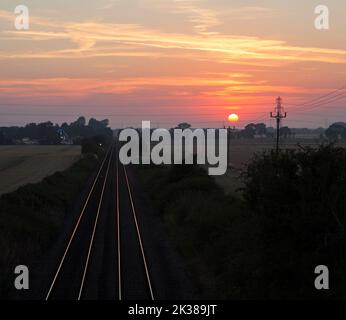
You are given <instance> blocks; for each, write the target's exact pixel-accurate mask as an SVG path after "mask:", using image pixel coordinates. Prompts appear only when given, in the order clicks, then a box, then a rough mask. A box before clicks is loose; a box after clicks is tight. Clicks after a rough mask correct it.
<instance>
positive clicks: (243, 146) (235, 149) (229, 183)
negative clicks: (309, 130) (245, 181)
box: [215, 140, 346, 193]
mask: <svg viewBox="0 0 346 320" xmlns="http://www.w3.org/2000/svg"><path fill="white" fill-rule="evenodd" d="M297 143H298V141H295V142H290V143H284V144H283V145H282V148H286V149H288V148H297V147H298V146H297ZM299 143H300V145H302V146H316V145H317V144H316V143H313V142H310V141H309V142H307V141H300V142H299ZM340 146H342V147H346V143H341V144H340ZM273 148H274V143H269V142H258V143H256V142H254V141H253V140H252V141H251V140H250V141H233V142H232V143H231V146H230V150H231V151H230V165H231V166H232V169H231V170H228V171H227V173H226V174H225V175H223V176H218V177H215V179H216V182H217V183H218V184H219V185H220V186H221V187H222V188H223V189H224V190H225V192H226V193H236V192H237V190H238V189H239V188H241V187H242V186H243V185H242V181H241V179H240V177H239V176H240V174H241V171H242V169H243V168H244V166H245V165H246V164H247V163H248V162H249V161H250V160H251V159H252V157H253V155H254V154H255V153H257V152H262V151H265V150H270V149H273Z"/></svg>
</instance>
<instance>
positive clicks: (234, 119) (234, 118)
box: [228, 113, 239, 122]
mask: <svg viewBox="0 0 346 320" xmlns="http://www.w3.org/2000/svg"><path fill="white" fill-rule="evenodd" d="M238 120H239V116H238V115H237V114H235V113H232V114H230V115H229V116H228V121H231V122H237V121H238Z"/></svg>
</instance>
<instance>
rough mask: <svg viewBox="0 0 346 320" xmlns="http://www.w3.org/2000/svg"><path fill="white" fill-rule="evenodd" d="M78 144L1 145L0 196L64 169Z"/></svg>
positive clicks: (76, 155)
mask: <svg viewBox="0 0 346 320" xmlns="http://www.w3.org/2000/svg"><path fill="white" fill-rule="evenodd" d="M80 152H81V150H80V147H79V146H0V195H1V194H4V193H8V192H11V191H14V190H16V189H18V187H20V186H22V185H25V184H28V183H36V182H39V181H41V180H42V179H43V178H44V177H46V176H48V175H51V174H53V173H55V172H57V171H63V170H65V169H67V168H68V167H69V166H71V164H72V163H73V162H75V161H76V160H78V158H79V156H80Z"/></svg>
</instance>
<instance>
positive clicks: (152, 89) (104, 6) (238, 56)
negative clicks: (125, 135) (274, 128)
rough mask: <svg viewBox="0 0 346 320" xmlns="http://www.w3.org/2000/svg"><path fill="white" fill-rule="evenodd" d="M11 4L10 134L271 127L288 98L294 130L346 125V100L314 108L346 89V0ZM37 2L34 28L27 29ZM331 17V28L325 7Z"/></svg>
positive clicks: (4, 61) (1, 119)
mask: <svg viewBox="0 0 346 320" xmlns="http://www.w3.org/2000/svg"><path fill="white" fill-rule="evenodd" d="M322 2H323V3H321V1H312V0H304V1H298V0H290V1H278V0H275V1H274V0H263V1H238V0H234V1H231V0H209V1H206V0H136V1H135V0H93V1H89V0H70V1H63V0H50V1H47V0H32V1H20V2H19V3H17V1H14V0H1V3H0V125H1V126H7V125H17V124H18V125H22V124H25V123H27V122H39V121H46V120H51V121H53V122H57V123H62V122H64V121H67V122H69V121H72V120H74V119H75V118H76V117H77V116H78V115H84V116H86V117H87V118H89V117H90V116H95V117H96V118H98V119H102V118H109V119H110V121H111V126H112V127H119V126H128V125H131V126H137V125H140V121H141V120H151V121H152V122H153V125H154V126H163V127H169V126H172V125H175V124H176V123H178V122H181V121H188V122H190V123H192V125H193V126H194V127H198V126H204V127H206V126H214V127H219V126H221V125H222V122H223V121H227V117H228V115H229V114H230V113H237V114H238V115H239V116H240V119H241V121H240V122H239V126H243V125H244V124H246V123H248V122H251V121H256V122H265V123H267V125H270V119H269V116H268V115H269V112H270V111H272V110H273V108H274V104H275V98H276V97H277V96H278V95H281V96H282V97H283V101H284V106H285V108H286V111H287V112H288V114H289V116H288V119H287V120H286V121H287V122H286V124H287V125H289V126H292V127H317V126H326V125H328V124H330V123H332V122H334V121H341V120H344V121H346V111H345V103H346V98H345V99H344V100H342V99H340V100H338V101H335V102H332V103H329V104H327V105H323V106H321V107H318V108H314V109H313V110H309V108H305V109H304V107H299V104H301V103H304V102H305V101H309V100H311V99H314V98H316V97H318V96H319V95H323V94H326V93H328V92H330V91H332V90H336V89H338V88H340V87H342V86H346V42H345V40H346V2H345V1H341V0H323V1H322ZM19 4H24V5H27V6H28V8H29V10H30V29H29V30H22V31H19V30H16V29H15V27H14V19H15V14H14V8H15V6H16V5H19ZM319 4H324V5H327V6H328V7H329V10H330V29H329V30H323V31H319V30H317V29H315V27H314V19H315V17H316V15H315V13H314V9H315V7H316V6H317V5H319Z"/></svg>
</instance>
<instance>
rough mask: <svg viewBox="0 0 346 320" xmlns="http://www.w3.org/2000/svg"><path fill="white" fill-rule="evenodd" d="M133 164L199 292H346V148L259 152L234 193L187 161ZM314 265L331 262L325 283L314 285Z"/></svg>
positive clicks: (209, 294)
mask: <svg viewBox="0 0 346 320" xmlns="http://www.w3.org/2000/svg"><path fill="white" fill-rule="evenodd" d="M140 172H141V176H142V180H143V182H144V184H145V185H146V187H147V188H148V190H150V193H151V197H152V198H153V200H154V202H155V203H156V205H157V207H158V208H159V209H160V211H161V213H162V215H163V217H164V220H165V221H166V223H167V225H168V226H169V228H170V230H171V231H172V235H173V236H174V237H175V238H176V239H177V241H178V244H179V247H180V249H181V251H182V253H183V254H184V256H185V257H186V258H187V260H188V261H189V263H190V265H191V268H192V270H193V271H194V272H193V273H194V274H196V275H197V276H196V278H197V281H198V282H199V284H200V286H201V288H202V290H203V292H202V296H203V297H207V298H231V299H234V298H235V299H248V298H257V299H266V298H270V299H276V298H284V299H285V298H288V299H292V298H297V299H302V298H345V297H346V265H345V258H346V251H345V249H346V247H345V214H346V150H345V149H343V148H338V147H334V146H332V145H328V146H321V147H319V148H318V149H309V148H307V149H299V148H298V149H296V150H287V151H282V152H281V153H280V154H279V155H278V156H277V155H276V154H275V153H273V152H267V153H262V154H257V155H256V156H255V157H254V158H253V160H252V162H251V163H250V164H249V166H248V168H247V170H245V171H244V175H243V179H244V182H245V188H244V190H243V198H242V199H239V198H236V197H233V196H227V195H225V194H224V192H223V190H222V189H220V188H219V187H218V186H217V185H216V183H215V182H214V180H213V178H211V177H209V176H208V175H207V174H206V172H205V171H204V170H203V169H201V168H198V167H195V166H171V167H145V166H143V167H141V170H140ZM317 265H326V266H328V267H329V271H330V290H327V291H318V290H316V289H315V286H314V281H315V278H316V277H317V275H316V274H314V271H315V267H316V266H317Z"/></svg>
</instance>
